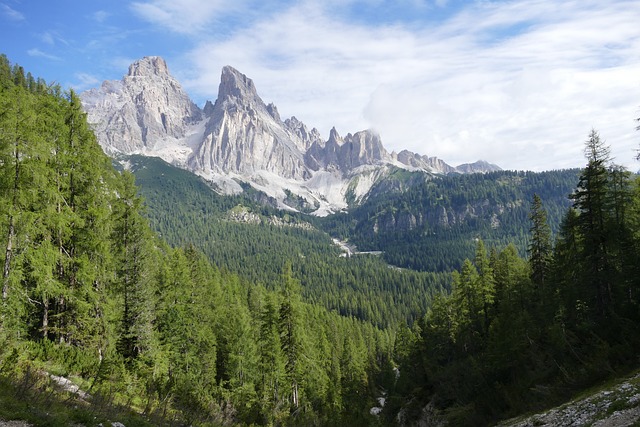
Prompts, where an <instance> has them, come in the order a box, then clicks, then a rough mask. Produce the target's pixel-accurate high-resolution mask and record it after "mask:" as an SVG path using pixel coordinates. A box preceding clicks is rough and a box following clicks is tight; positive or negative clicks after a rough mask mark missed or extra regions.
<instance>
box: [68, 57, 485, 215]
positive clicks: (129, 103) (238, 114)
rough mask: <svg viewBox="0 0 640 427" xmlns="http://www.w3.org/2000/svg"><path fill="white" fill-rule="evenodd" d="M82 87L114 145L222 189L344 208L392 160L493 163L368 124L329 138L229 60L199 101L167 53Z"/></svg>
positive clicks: (439, 166)
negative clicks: (392, 148) (426, 152)
mask: <svg viewBox="0 0 640 427" xmlns="http://www.w3.org/2000/svg"><path fill="white" fill-rule="evenodd" d="M80 97H81V100H82V102H83V106H84V108H85V111H86V112H87V114H88V121H89V123H90V124H91V125H92V127H93V129H94V130H95V132H96V135H97V137H98V141H99V143H100V145H101V146H102V147H103V149H104V150H105V152H107V153H108V154H110V155H118V154H144V155H149V156H157V157H161V158H162V159H164V160H165V161H167V162H169V163H173V164H175V165H177V166H180V167H183V168H186V169H189V170H191V171H192V172H194V173H197V174H199V175H201V176H204V177H205V178H206V179H209V180H211V181H213V182H214V184H216V185H217V186H218V187H219V188H220V189H221V191H228V192H232V193H233V192H237V191H241V189H240V186H239V185H238V183H237V182H236V180H238V179H239V180H242V181H245V182H248V183H250V184H251V185H253V186H254V187H255V188H257V189H258V190H260V191H263V192H265V194H267V195H268V196H269V197H270V198H272V199H273V200H276V201H277V202H279V203H282V204H283V205H289V206H290V205H291V204H290V203H288V202H287V198H290V197H289V196H287V194H295V195H296V196H297V200H298V202H297V204H302V205H305V204H308V205H310V206H319V208H318V214H326V213H328V212H332V211H335V210H339V209H344V208H345V207H346V206H347V200H351V201H352V202H353V201H356V202H357V201H361V200H364V199H365V198H366V194H367V193H368V192H369V191H370V189H371V188H372V186H373V184H374V183H375V182H379V181H380V180H381V179H384V177H385V176H387V175H388V174H389V173H390V170H392V169H393V167H402V168H406V169H410V170H422V171H425V172H427V173H435V174H447V173H452V172H457V173H467V172H478V171H486V170H483V168H488V167H493V165H489V164H487V163H482V162H478V163H474V164H471V165H462V166H460V167H458V168H453V167H451V166H449V165H447V164H446V163H445V162H443V161H442V160H440V159H437V158H435V157H427V156H420V155H418V154H414V153H411V152H409V151H402V152H400V154H397V155H396V154H395V153H393V154H389V153H388V152H387V151H386V150H385V148H384V146H383V145H382V141H381V139H380V136H379V135H377V134H376V133H375V132H373V131H370V130H365V131H361V132H357V133H355V134H350V133H349V134H347V135H346V136H345V137H344V138H343V137H342V136H340V135H339V134H338V131H337V130H336V129H335V128H334V129H332V130H331V132H330V134H329V138H328V139H327V140H326V141H325V140H324V139H323V138H322V137H321V135H320V133H319V132H318V130H317V129H315V128H311V129H309V128H308V127H307V126H306V125H305V124H304V123H302V122H301V121H300V120H298V119H297V118H296V117H291V118H289V119H286V120H284V121H282V119H281V117H280V113H279V112H278V109H277V108H276V106H275V105H274V104H268V105H267V104H265V103H264V102H263V100H262V99H261V98H260V96H259V95H258V92H257V90H256V87H255V84H254V83H253V81H252V80H251V79H250V78H248V77H247V76H245V75H244V74H242V73H240V72H239V71H238V70H236V69H234V68H233V67H230V66H226V67H224V68H223V69H222V75H221V79H220V86H219V89H218V98H217V99H216V101H215V102H213V103H212V102H210V101H207V102H206V104H205V105H204V107H203V108H202V109H200V108H198V106H196V105H195V104H194V103H193V102H192V101H191V100H190V98H189V96H188V95H187V94H186V92H185V91H184V90H183V89H182V87H181V86H180V84H179V83H178V81H177V80H176V79H175V78H174V77H172V76H171V74H170V73H169V69H168V67H167V64H166V62H165V61H164V60H163V59H162V58H160V57H145V58H142V59H140V60H139V61H136V62H134V63H133V64H131V66H130V67H129V72H128V73H127V75H126V76H124V77H123V78H122V80H119V81H106V82H104V83H103V84H102V86H101V87H100V88H97V89H92V90H89V91H86V92H84V93H82V94H81V95H80ZM285 190H287V191H285ZM305 201H306V202H305ZM410 223H411V221H409V223H408V224H409V226H410Z"/></svg>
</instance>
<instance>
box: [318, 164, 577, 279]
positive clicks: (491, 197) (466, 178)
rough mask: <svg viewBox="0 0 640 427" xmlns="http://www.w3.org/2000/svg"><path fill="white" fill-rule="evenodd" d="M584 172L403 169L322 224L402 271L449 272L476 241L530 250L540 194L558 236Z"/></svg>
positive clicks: (523, 250) (459, 263)
mask: <svg viewBox="0 0 640 427" xmlns="http://www.w3.org/2000/svg"><path fill="white" fill-rule="evenodd" d="M578 174H579V171H578V170H561V171H549V172H513V171H499V172H490V173H486V174H470V175H458V174H452V175H447V176H427V175H424V174H422V173H420V172H414V173H410V172H407V171H402V170H398V171H397V172H396V173H395V174H394V175H392V176H391V177H390V178H388V179H387V180H385V181H382V182H380V183H379V184H378V185H377V187H375V188H374V189H373V190H372V194H371V195H370V196H369V198H368V199H367V200H366V201H365V203H363V204H362V206H359V207H355V208H353V209H351V210H350V211H349V213H346V214H338V215H334V216H331V217H327V218H326V219H325V220H324V221H323V222H322V226H323V228H324V229H325V230H327V231H328V232H330V233H331V234H332V235H335V236H340V237H341V238H343V239H345V240H347V239H348V240H349V241H351V242H353V243H354V244H355V245H357V246H358V247H359V248H360V249H361V250H367V251H382V252H383V253H384V255H383V256H384V259H385V260H386V261H387V262H388V263H390V264H392V265H396V266H400V267H406V268H411V269H413V270H419V271H438V272H441V271H447V272H450V271H452V270H454V269H458V268H460V267H461V266H462V262H463V261H464V259H465V258H469V257H471V256H472V254H473V251H474V246H475V241H476V240H477V239H483V240H484V241H485V242H486V243H487V245H490V246H496V247H500V246H505V245H507V244H508V243H513V244H514V245H515V246H516V248H517V249H518V251H519V253H520V254H521V255H524V254H525V252H526V248H527V244H528V239H529V233H528V230H527V222H528V221H527V215H528V212H529V207H530V203H531V198H532V197H533V195H534V194H538V195H539V196H540V198H541V199H542V201H543V204H544V206H545V209H546V210H547V212H548V219H549V221H548V222H549V226H550V227H551V229H552V230H553V231H554V232H556V231H557V230H558V228H559V225H560V222H561V220H562V216H563V215H564V212H565V211H566V209H567V208H568V207H569V206H570V200H569V194H570V193H571V192H572V191H573V189H574V188H575V186H576V184H577V182H578Z"/></svg>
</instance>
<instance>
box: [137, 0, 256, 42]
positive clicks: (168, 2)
mask: <svg viewBox="0 0 640 427" xmlns="http://www.w3.org/2000/svg"><path fill="white" fill-rule="evenodd" d="M244 3H245V1H244V0H234V1H233V2H228V1H225V0H148V1H144V2H133V3H132V4H131V9H132V10H133V11H134V12H135V13H136V14H137V15H138V16H140V17H142V18H143V19H145V20H147V21H149V22H151V23H154V24H158V25H161V26H162V27H164V28H167V29H169V30H170V31H173V32H176V33H180V34H197V33H199V32H201V31H206V29H207V26H208V25H210V24H211V23H212V22H213V21H215V19H216V18H217V17H218V15H219V14H226V13H229V12H231V11H234V10H239V9H241V8H242V7H243V5H244Z"/></svg>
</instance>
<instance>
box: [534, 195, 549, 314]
mask: <svg viewBox="0 0 640 427" xmlns="http://www.w3.org/2000/svg"><path fill="white" fill-rule="evenodd" d="M529 220H530V221H531V228H530V234H531V241H530V243H529V247H528V253H529V264H530V265H531V280H532V282H533V284H534V286H535V288H536V292H537V294H538V301H539V302H540V306H542V307H544V306H545V300H546V299H547V298H546V293H547V289H545V285H546V282H547V280H548V276H549V273H550V272H549V269H550V266H551V260H552V258H551V256H552V246H551V228H550V227H549V224H547V212H546V210H545V209H544V206H542V200H541V199H540V197H539V196H538V195H537V194H534V195H533V203H532V205H531V211H530V213H529Z"/></svg>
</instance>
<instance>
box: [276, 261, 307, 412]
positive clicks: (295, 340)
mask: <svg viewBox="0 0 640 427" xmlns="http://www.w3.org/2000/svg"><path fill="white" fill-rule="evenodd" d="M281 292H282V301H281V303H280V310H279V313H280V314H279V329H280V343H281V345H282V351H283V353H284V356H285V370H286V374H287V380H288V382H289V385H290V390H291V401H290V402H291V406H292V409H293V410H295V409H297V408H298V406H299V404H300V396H299V389H298V385H299V378H300V371H299V369H300V367H299V358H300V354H301V352H302V337H301V334H302V331H301V330H300V284H299V282H298V281H297V280H296V279H294V278H293V273H292V271H291V264H290V263H287V264H286V265H285V267H284V270H283V272H282V290H281Z"/></svg>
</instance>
